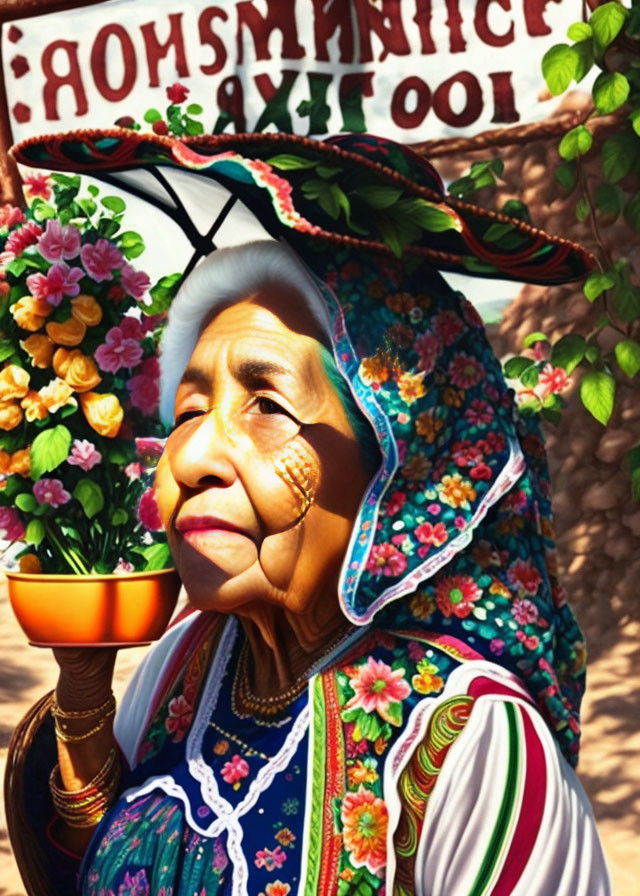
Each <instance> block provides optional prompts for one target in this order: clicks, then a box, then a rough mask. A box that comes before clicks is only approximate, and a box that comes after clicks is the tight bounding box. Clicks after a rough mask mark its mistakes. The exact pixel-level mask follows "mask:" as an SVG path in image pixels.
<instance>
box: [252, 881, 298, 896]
mask: <svg viewBox="0 0 640 896" xmlns="http://www.w3.org/2000/svg"><path fill="white" fill-rule="evenodd" d="M290 892H291V887H290V886H289V884H287V883H283V882H282V881H281V880H274V881H272V882H271V883H270V884H267V885H266V887H265V888H264V893H260V894H259V896H287V894H288V893H290Z"/></svg>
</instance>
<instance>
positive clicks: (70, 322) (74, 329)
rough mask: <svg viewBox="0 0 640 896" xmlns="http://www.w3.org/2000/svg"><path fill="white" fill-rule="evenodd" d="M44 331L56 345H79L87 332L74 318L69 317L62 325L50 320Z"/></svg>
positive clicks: (80, 322)
mask: <svg viewBox="0 0 640 896" xmlns="http://www.w3.org/2000/svg"><path fill="white" fill-rule="evenodd" d="M46 329H47V334H48V335H49V336H50V337H51V339H53V341H54V342H55V343H56V344H57V345H79V344H80V343H81V342H82V340H83V339H84V336H85V333H86V332H87V328H86V326H85V325H84V324H83V323H82V321H80V320H77V318H75V317H69V318H68V319H67V320H65V321H64V323H62V324H59V323H56V321H53V320H52V321H51V322H50V323H48V324H47V328H46Z"/></svg>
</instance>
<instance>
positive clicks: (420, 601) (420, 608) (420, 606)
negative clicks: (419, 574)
mask: <svg viewBox="0 0 640 896" xmlns="http://www.w3.org/2000/svg"><path fill="white" fill-rule="evenodd" d="M409 607H410V608H411V612H412V613H413V615H414V616H415V617H416V619H428V618H429V616H431V614H432V613H433V611H434V610H435V608H436V602H435V600H434V599H433V597H431V595H430V594H427V592H426V591H416V593H415V594H414V595H413V597H412V598H411V600H410V601H409Z"/></svg>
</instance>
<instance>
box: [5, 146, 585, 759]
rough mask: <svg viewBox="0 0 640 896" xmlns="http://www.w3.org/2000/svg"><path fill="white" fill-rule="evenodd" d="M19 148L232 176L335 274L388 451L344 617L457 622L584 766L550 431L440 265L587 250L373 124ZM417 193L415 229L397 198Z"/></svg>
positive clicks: (353, 370)
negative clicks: (526, 409) (467, 197)
mask: <svg viewBox="0 0 640 896" xmlns="http://www.w3.org/2000/svg"><path fill="white" fill-rule="evenodd" d="M16 155H17V157H18V159H19V160H20V161H23V162H27V163H30V164H37V165H39V166H50V167H61V168H66V169H71V170H86V171H91V172H92V173H97V174H98V176H99V172H100V170H105V169H106V170H113V169H118V168H127V167H140V166H148V165H154V164H160V165H173V166H177V167H184V168H187V169H189V170H192V171H194V172H195V173H196V174H198V175H202V176H206V177H211V178H214V179H216V180H218V181H220V182H221V183H223V184H225V185H227V186H229V185H231V186H232V187H233V189H234V190H235V192H236V193H237V195H239V196H240V198H241V199H242V200H243V202H244V203H245V204H246V205H248V206H249V207H250V208H251V209H252V211H253V212H254V213H255V214H256V215H257V217H258V218H259V219H260V221H261V223H262V224H263V225H264V226H265V227H266V228H267V230H268V231H269V232H270V233H272V234H273V235H274V236H276V237H278V238H284V239H286V241H287V242H288V243H289V244H290V245H291V246H292V248H293V249H294V250H295V251H296V252H297V253H298V255H299V256H300V257H301V258H302V260H303V261H304V262H305V263H306V264H307V266H308V267H309V268H310V270H311V271H312V272H313V274H314V275H315V276H316V278H317V279H318V283H319V286H320V288H321V290H322V291H323V294H324V296H325V299H326V301H327V306H328V308H329V311H330V315H331V321H332V329H333V334H332V335H333V346H334V356H335V360H336V364H337V366H338V368H339V370H340V371H341V372H342V374H343V376H344V377H345V378H346V379H347V381H348V382H349V384H350V387H351V391H352V393H353V395H354V397H355V400H356V402H357V403H358V405H359V407H360V409H361V410H362V412H363V413H364V415H365V416H366V417H367V418H368V419H369V420H370V422H371V424H372V426H373V428H374V430H375V433H376V435H377V438H378V442H379V445H380V450H381V456H382V463H381V466H380V469H379V470H378V472H377V474H376V475H375V477H374V478H373V480H372V482H371V483H370V485H369V487H368V489H367V493H366V495H365V497H364V500H363V503H362V506H361V509H360V513H359V515H358V518H357V520H356V524H355V526H354V530H353V533H352V537H351V541H350V545H349V548H348V551H347V556H346V558H345V562H344V565H343V571H342V576H341V582H340V600H341V603H342V607H343V611H344V613H345V615H346V616H347V617H348V618H349V619H351V620H352V621H353V622H354V623H357V624H365V623H369V622H374V624H375V625H380V626H384V627H386V628H391V629H395V630H398V629H404V630H415V629H416V628H420V629H423V630H425V629H426V630H430V631H437V632H440V633H444V634H449V635H451V636H453V637H457V638H459V639H461V640H462V641H464V642H465V643H468V644H469V645H470V646H471V647H472V648H473V649H474V650H475V651H477V652H479V653H480V654H482V655H483V656H485V657H486V658H487V659H489V660H492V661H494V662H497V663H499V664H501V665H503V666H505V667H506V668H508V669H509V670H511V671H512V672H514V673H516V674H517V675H519V676H520V677H521V678H522V679H523V680H524V681H525V683H526V684H527V687H528V689H529V691H530V693H531V695H532V696H533V698H534V699H535V700H536V702H537V704H538V706H539V707H540V709H541V711H542V713H543V714H544V716H545V718H546V719H547V722H548V724H549V725H550V727H551V729H552V731H553V732H554V734H555V736H556V738H557V741H558V743H559V745H560V747H561V749H562V750H563V752H564V753H565V755H566V756H567V758H568V759H569V761H571V762H572V763H575V761H576V759H577V751H578V741H579V724H578V717H579V704H580V699H581V695H582V692H583V687H584V645H583V642H582V637H581V634H580V631H579V629H578V627H577V624H576V622H575V619H574V617H573V614H572V612H571V610H570V608H569V607H568V606H567V604H566V603H565V601H564V598H563V594H562V590H561V588H560V586H559V584H558V581H557V576H556V561H555V550H554V543H553V529H552V523H551V507H550V499H549V484H548V477H547V470H546V463H545V458H544V448H543V444H542V440H541V438H540V435H539V433H538V431H537V429H536V427H535V425H534V422H533V421H532V420H531V419H529V418H528V419H526V420H520V419H519V418H518V414H517V412H516V409H515V406H514V401H513V394H512V393H511V391H510V390H508V389H507V387H506V385H505V382H504V379H503V376H502V372H501V369H500V364H499V363H498V361H497V359H496V357H495V356H494V354H493V352H492V351H491V348H490V347H489V344H488V342H487V340H486V338H485V335H484V332H483V327H482V323H481V321H480V319H479V318H478V316H477V314H476V312H475V310H474V309H473V307H472V306H471V305H470V304H469V303H468V302H467V301H466V300H465V299H464V297H463V296H461V295H460V294H459V293H456V292H454V291H453V290H452V289H450V287H449V286H448V285H447V284H446V282H445V281H444V280H443V279H442V277H441V276H440V274H439V273H438V270H437V268H442V269H447V270H466V271H467V272H469V271H472V272H473V273H475V274H477V275H479V276H483V277H486V276H491V275H495V274H497V273H499V276H501V277H505V276H506V277H512V278H514V279H523V280H524V279H528V280H533V281H537V282H548V283H553V282H561V281H563V280H567V279H572V278H574V277H577V276H579V275H580V274H581V273H584V272H585V270H586V269H588V268H589V266H590V264H591V261H590V258H589V256H588V253H585V252H584V250H582V249H581V247H579V246H576V245H575V244H572V243H570V242H568V241H566V240H560V239H555V238H551V237H548V236H547V235H546V234H544V233H542V232H541V231H537V230H535V229H534V228H531V227H529V226H528V225H526V224H523V223H522V222H518V221H515V220H513V219H508V218H505V217H504V216H495V215H492V213H490V212H486V211H483V210H481V209H477V208H475V207H474V206H470V205H468V204H464V203H460V202H457V201H455V200H452V199H450V197H445V196H444V194H443V192H442V185H441V183H440V181H439V179H438V177H437V175H436V174H435V172H434V170H433V169H432V168H431V166H429V165H428V164H426V163H425V162H424V161H423V160H422V159H419V158H418V157H416V156H414V155H413V154H412V153H410V152H409V151H407V150H406V149H405V148H404V147H400V146H398V145H397V144H393V143H390V142H389V141H385V140H382V139H378V138H374V137H370V136H350V137H341V138H337V139H336V140H335V141H328V142H325V143H318V142H315V141H310V140H305V139H304V138H295V137H291V136H289V135H282V134H273V135H234V136H231V135H230V136H229V137H224V136H223V137H207V138H200V139H198V140H193V141H190V142H189V144H185V143H181V142H180V141H177V140H175V139H173V138H166V137H165V138H161V137H156V136H153V135H140V134H135V133H127V132H122V131H118V130H111V131H108V132H95V131H94V132H85V133H79V134H69V135H61V136H57V137H56V136H54V137H46V138H41V139H32V140H29V141H26V142H25V143H24V144H22V145H21V146H20V147H18V148H17V150H16ZM310 169H312V170H311V171H310ZM349 183H351V184H354V185H355V186H354V187H353V190H352V192H351V193H349V192H348V184H349ZM327 185H328V186H327ZM334 187H337V189H334ZM327 190H328V191H329V192H327ZM323 191H324V192H323ZM332 191H333V192H332ZM331 196H333V198H331ZM342 197H345V198H346V204H345V199H343V198H342ZM402 202H405V203H408V204H405V205H403V206H402V210H405V211H406V213H407V215H408V216H409V218H411V220H410V222H409V224H408V226H407V227H404V226H403V223H402V221H403V217H402V214H397V215H396V217H395V218H394V217H393V215H391V211H390V210H391V209H392V208H394V207H395V208H396V211H398V208H397V205H398V203H402ZM416 203H417V204H416ZM363 210H364V211H363ZM367 210H368V217H367V214H365V213H366V212H367ZM442 216H444V217H442ZM496 227H497V229H496ZM492 228H493V230H492ZM363 231H364V232H363ZM389 248H390V249H391V251H389ZM403 249H406V250H407V251H406V253H405V256H404V258H403V260H402V261H399V260H398V258H397V255H398V254H399V253H400V252H401V250H403ZM401 598H402V599H401Z"/></svg>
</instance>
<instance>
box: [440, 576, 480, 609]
mask: <svg viewBox="0 0 640 896" xmlns="http://www.w3.org/2000/svg"><path fill="white" fill-rule="evenodd" d="M481 594H482V589H481V588H479V587H478V586H477V585H476V583H475V582H474V580H473V579H472V578H471V577H470V576H450V577H448V578H445V579H442V580H441V581H440V582H438V584H437V585H436V605H437V607H438V609H439V610H440V611H441V612H442V613H443V614H444V615H445V616H451V614H453V615H454V616H459V617H460V618H461V619H462V618H464V617H465V616H468V615H469V613H470V612H471V611H472V610H473V605H474V602H475V601H477V600H478V598H479V597H480V596H481Z"/></svg>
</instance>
